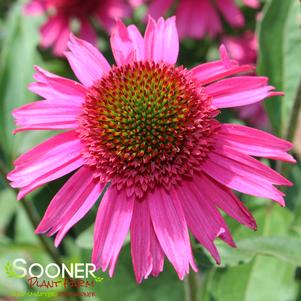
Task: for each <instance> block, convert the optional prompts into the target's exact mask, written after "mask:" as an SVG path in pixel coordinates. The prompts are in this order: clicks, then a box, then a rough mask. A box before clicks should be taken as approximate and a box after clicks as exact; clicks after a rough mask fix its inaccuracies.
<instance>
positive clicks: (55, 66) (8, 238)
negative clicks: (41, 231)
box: [0, 0, 301, 301]
mask: <svg viewBox="0 0 301 301" xmlns="http://www.w3.org/2000/svg"><path fill="white" fill-rule="evenodd" d="M22 4H23V1H1V2H0V47H1V48H0V116H1V117H0V137H1V138H0V160H1V161H0V162H1V165H0V169H1V171H2V173H3V174H2V176H3V177H2V178H1V179H0V298H5V297H9V296H11V295H12V294H13V293H15V292H27V291H29V288H28V286H27V284H26V282H25V281H24V280H22V279H11V278H8V277H7V275H6V274H5V270H4V267H5V264H7V262H9V261H12V260H13V259H15V258H17V257H23V258H26V260H28V261H29V262H39V263H41V264H42V265H46V264H47V263H50V262H52V261H53V260H52V258H51V257H50V256H49V255H48V253H47V252H46V251H45V249H44V247H43V245H41V244H40V241H39V240H38V238H37V236H36V235H35V234H34V228H33V226H32V223H31V222H30V220H29V218H28V216H27V215H26V213H25V211H24V210H23V207H22V206H21V205H20V203H17V202H16V195H15V192H14V191H13V190H11V189H10V188H9V187H8V185H7V183H6V181H5V179H4V174H5V173H6V171H7V170H8V169H10V168H11V163H12V161H13V159H15V158H16V157H17V155H19V154H20V153H22V152H24V151H25V150H28V149H30V148H31V147H33V146H34V145H36V144H37V143H38V142H39V141H42V140H43V139H45V138H46V137H48V136H49V133H47V132H34V133H22V134H20V135H18V137H17V138H16V137H14V136H13V135H12V134H11V131H12V129H13V128H14V124H13V120H12V117H11V111H12V109H13V108H16V107H18V106H20V105H22V104H25V103H28V102H31V101H33V100H34V99H36V96H34V95H33V94H31V93H30V92H29V91H28V90H27V85H28V84H29V83H30V82H31V81H32V75H33V65H35V64H38V65H41V66H42V67H46V68H47V69H49V70H51V71H54V72H56V73H58V74H60V75H62V76H67V77H71V76H72V73H71V72H70V68H69V67H68V65H67V64H66V62H65V61H63V60H62V59H56V58H53V57H52V56H51V54H50V52H48V51H43V52H41V51H40V50H39V48H38V40H39V33H38V28H39V25H40V24H41V22H42V19H41V18H33V17H26V16H24V15H23V14H22ZM262 13H263V15H262V16H261V18H262V19H261V21H257V22H256V29H257V32H258V34H259V46H260V49H259V63H258V72H259V73H260V74H262V75H265V76H269V77H270V79H271V83H272V84H273V85H275V86H276V87H277V89H278V90H283V91H284V92H285V94H286V96H285V97H284V98H273V99H270V100H267V101H266V107H267V110H268V114H269V117H270V120H271V123H272V127H273V131H274V132H275V133H276V134H278V135H280V136H281V135H282V136H283V135H285V131H286V129H287V126H288V121H289V116H290V114H291V110H292V106H293V101H294V99H295V97H296V91H297V85H298V83H299V81H300V78H301V26H300V24H301V13H300V3H299V1H297V0H270V1H266V3H265V5H264V8H263V12H262ZM245 14H246V16H247V18H248V22H247V26H248V27H249V28H250V29H255V28H254V26H255V14H254V12H253V11H251V10H246V11H245ZM140 15H141V12H140V11H138V12H137V13H136V14H135V18H134V22H136V23H137V24H138V22H139V16H140ZM129 22H130V21H129ZM139 26H140V27H143V26H141V24H139ZM227 31H228V33H229V34H234V35H239V34H240V32H237V31H233V30H231V29H229V28H228V29H227ZM99 34H100V39H99V41H100V48H101V49H102V50H103V51H104V52H105V55H106V57H109V58H111V59H112V55H111V53H110V51H109V45H108V38H107V36H106V34H105V33H104V32H100V33H99ZM217 46H218V41H212V40H209V39H206V40H204V41H193V40H185V41H183V43H182V45H181V55H180V62H179V64H185V65H186V66H194V65H196V64H197V63H200V62H203V61H206V60H208V59H212V58H214V57H215V56H216V54H217ZM233 119H234V120H235V121H236V122H238V120H237V119H236V116H235V114H233V113H231V112H229V111H227V110H226V111H225V113H224V115H223V120H225V121H229V120H231V121H233ZM289 178H290V179H291V180H292V181H294V182H295V187H294V188H292V190H291V191H288V196H287V202H288V208H280V207H277V206H276V205H273V204H271V203H270V202H269V201H266V200H259V199H255V198H253V197H252V198H250V197H244V196H242V200H243V201H245V203H246V204H247V206H248V207H249V208H251V211H252V213H253V214H254V216H255V217H256V220H257V223H258V231H257V232H252V231H251V230H249V229H246V228H244V227H243V226H241V225H239V224H238V223H236V222H234V221H233V220H231V219H229V218H227V221H228V223H229V226H230V228H231V230H232V232H233V235H234V238H235V241H236V242H237V246H238V248H237V249H231V248H230V247H228V246H227V245H225V244H223V243H221V242H220V241H217V245H218V248H219V250H220V253H221V257H222V265H221V266H217V265H216V264H215V263H214V262H213V261H212V260H211V258H210V256H208V254H207V253H206V252H205V251H204V250H203V249H202V248H201V247H200V246H196V249H195V255H196V258H197V260H198V265H199V267H200V273H199V274H198V275H196V281H197V284H198V286H199V288H200V290H199V294H198V300H199V301H269V300H273V301H295V300H296V301H298V300H301V272H300V270H299V268H298V267H301V199H300V196H301V195H300V189H301V167H300V163H299V162H298V164H297V165H296V166H294V167H293V168H291V170H290V171H289ZM65 180H66V179H60V180H58V181H55V182H53V183H51V184H49V185H46V186H45V187H43V188H41V189H40V190H39V191H37V192H35V193H32V194H31V195H30V197H29V199H28V200H26V202H30V203H31V204H33V208H34V210H35V213H36V214H37V215H38V217H39V218H41V216H42V215H43V213H44V211H45V209H46V207H47V205H48V203H49V201H50V199H51V196H52V195H54V194H55V192H56V191H57V190H58V188H59V187H60V186H61V185H62V183H63V182H64V181H65ZM95 212H96V208H94V209H93V210H92V212H90V213H89V214H88V215H87V217H85V219H84V220H83V221H81V222H80V223H79V224H78V225H77V226H76V227H74V229H73V230H72V231H71V233H70V234H69V235H68V237H67V238H66V239H65V240H64V243H63V244H62V246H61V247H60V248H59V249H58V252H59V254H60V256H61V260H62V261H63V262H74V261H77V262H89V260H90V256H91V248H92V232H93V231H92V230H93V222H94V218H95ZM49 240H50V239H49ZM50 241H51V240H50ZM51 243H52V242H51ZM98 275H100V276H102V277H104V280H103V281H102V282H101V283H98V284H97V285H96V286H95V288H94V289H93V290H94V291H95V292H96V293H97V298H96V297H95V299H98V300H104V301H117V300H118V301H119V300H123V301H136V300H137V301H138V300H146V301H151V300H159V301H167V300H172V301H182V300H183V299H184V297H185V288H184V285H183V283H184V282H181V281H180V280H178V278H177V275H176V273H175V272H174V271H173V269H172V268H171V267H170V265H169V264H168V263H165V271H164V272H163V273H162V275H160V277H159V278H156V279H149V280H146V281H144V283H143V284H142V285H140V286H139V285H137V284H136V282H135V280H134V275H133V271H132V264H131V258H130V250H129V243H128V241H127V242H126V246H125V247H124V248H123V250H122V253H121V256H120V258H119V261H118V264H117V268H116V271H115V276H114V277H113V278H112V279H110V278H108V276H107V275H106V274H105V275H104V274H102V273H100V272H98ZM90 290H91V289H90ZM18 299H19V300H27V299H28V300H46V299H47V298H46V297H19V298H18ZM55 300H58V298H56V299H55ZM83 300H85V298H83ZM87 300H92V299H91V298H87Z"/></svg>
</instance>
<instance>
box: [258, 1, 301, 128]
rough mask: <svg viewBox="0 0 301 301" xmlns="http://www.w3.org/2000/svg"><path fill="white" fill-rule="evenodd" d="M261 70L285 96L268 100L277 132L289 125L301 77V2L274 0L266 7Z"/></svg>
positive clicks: (263, 22)
mask: <svg viewBox="0 0 301 301" xmlns="http://www.w3.org/2000/svg"><path fill="white" fill-rule="evenodd" d="M259 45H260V48H259V62H258V70H257V71H258V73H259V74H261V75H265V76H268V77H269V78H270V82H271V84H272V85H274V86H275V87H276V89H277V90H278V91H283V92H285V94H286V95H285V97H273V98H272V99H270V100H267V101H266V102H265V105H266V108H267V111H268V114H269V117H270V120H271V123H272V126H273V128H274V130H275V132H276V133H277V134H281V132H282V133H283V131H284V130H285V129H286V127H287V122H288V117H289V115H290V114H289V113H290V111H291V109H292V104H293V101H294V98H295V95H296V91H297V86H298V83H299V81H300V77H301V60H300V53H301V28H300V3H298V1H295V0H285V1H283V0H272V1H269V2H268V3H267V5H266V7H265V10H264V17H263V19H262V22H261V24H260V27H259Z"/></svg>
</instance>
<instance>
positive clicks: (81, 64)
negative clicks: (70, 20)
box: [66, 34, 111, 87]
mask: <svg viewBox="0 0 301 301" xmlns="http://www.w3.org/2000/svg"><path fill="white" fill-rule="evenodd" d="M68 48H69V49H70V51H68V52H66V57H67V59H68V61H69V64H70V65H71V68H72V70H73V72H74V73H75V75H76V76H77V78H78V79H79V80H80V81H81V82H82V83H83V84H84V85H85V86H87V87H89V86H92V85H93V83H94V82H95V81H97V80H100V79H101V78H102V76H103V75H104V74H106V73H108V72H109V71H110V69H111V67H110V65H109V63H108V62H107V60H106V59H105V58H104V56H103V55H102V54H101V53H100V52H99V51H98V50H97V49H96V48H95V47H94V46H92V45H91V44H90V43H88V42H85V41H84V40H81V39H78V38H76V37H75V36H73V35H72V34H71V35H70V42H69V43H68Z"/></svg>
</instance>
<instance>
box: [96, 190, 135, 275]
mask: <svg viewBox="0 0 301 301" xmlns="http://www.w3.org/2000/svg"><path fill="white" fill-rule="evenodd" d="M133 205H134V200H133V198H130V199H128V198H127V197H126V194H125V193H124V192H123V191H118V190H117V189H116V188H115V187H110V188H109V189H108V191H107V192H106V193H105V195H104V197H103V199H102V201H101V203H100V206H99V209H98V213H97V217H96V223H95V227H94V247H93V254H92V262H93V263H94V264H95V265H96V268H101V269H102V270H103V271H105V270H106V269H107V268H108V267H109V275H110V277H112V275H113V272H114V268H115V264H116V261H117V257H118V254H119V252H120V250H121V247H122V244H123V242H124V239H125V237H126V235H127V233H128V230H129V227H130V223H131V219H132V213H133Z"/></svg>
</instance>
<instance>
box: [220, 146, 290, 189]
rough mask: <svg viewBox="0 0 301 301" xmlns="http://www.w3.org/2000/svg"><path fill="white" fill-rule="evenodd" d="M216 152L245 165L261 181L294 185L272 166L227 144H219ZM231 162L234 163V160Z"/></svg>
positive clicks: (245, 169)
mask: <svg viewBox="0 0 301 301" xmlns="http://www.w3.org/2000/svg"><path fill="white" fill-rule="evenodd" d="M215 152H216V153H218V154H220V155H222V156H224V157H226V158H228V159H231V160H235V161H237V162H239V164H241V165H245V166H244V167H243V169H244V171H248V172H250V173H253V178H255V177H258V179H260V180H261V181H266V182H270V183H272V184H275V185H288V186H291V185H293V184H292V183H291V182H290V181H289V180H287V179H286V178H284V177H283V176H282V175H280V174H279V173H277V172H276V171H275V170H273V169H272V168H270V167H268V166H266V165H265V164H263V163H261V162H260V161H258V160H256V159H254V158H252V157H250V156H248V155H245V154H242V153H240V152H239V151H236V150H234V149H231V148H229V147H227V146H217V147H216V149H215ZM231 163H232V164H234V163H233V162H231Z"/></svg>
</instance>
